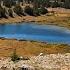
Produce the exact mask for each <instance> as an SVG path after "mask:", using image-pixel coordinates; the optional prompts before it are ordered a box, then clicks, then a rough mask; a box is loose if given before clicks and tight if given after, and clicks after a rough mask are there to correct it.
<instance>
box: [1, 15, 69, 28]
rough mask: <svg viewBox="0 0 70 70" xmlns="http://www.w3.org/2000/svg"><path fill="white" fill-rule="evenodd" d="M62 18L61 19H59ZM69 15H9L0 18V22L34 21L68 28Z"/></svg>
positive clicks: (18, 22) (19, 22)
mask: <svg viewBox="0 0 70 70" xmlns="http://www.w3.org/2000/svg"><path fill="white" fill-rule="evenodd" d="M61 18H62V19H61ZM69 19H70V17H67V16H65V17H61V16H55V15H53V16H47V15H42V16H38V17H34V16H22V17H20V16H17V17H15V18H11V17H9V18H8V19H5V18H2V19H0V24H21V23H35V24H39V25H44V24H45V25H56V26H60V27H66V28H68V29H70V21H69Z"/></svg>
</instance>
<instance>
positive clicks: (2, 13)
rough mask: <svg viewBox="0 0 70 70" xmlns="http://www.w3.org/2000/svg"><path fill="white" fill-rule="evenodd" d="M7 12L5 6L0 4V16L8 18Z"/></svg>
mask: <svg viewBox="0 0 70 70" xmlns="http://www.w3.org/2000/svg"><path fill="white" fill-rule="evenodd" d="M7 15H8V13H7V10H6V8H2V7H1V6H0V18H8V16H7Z"/></svg>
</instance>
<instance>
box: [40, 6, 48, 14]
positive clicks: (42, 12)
mask: <svg viewBox="0 0 70 70" xmlns="http://www.w3.org/2000/svg"><path fill="white" fill-rule="evenodd" d="M46 13H48V10H47V9H45V8H44V7H42V8H40V14H46Z"/></svg>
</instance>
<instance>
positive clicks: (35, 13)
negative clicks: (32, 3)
mask: <svg viewBox="0 0 70 70" xmlns="http://www.w3.org/2000/svg"><path fill="white" fill-rule="evenodd" d="M34 16H40V10H39V9H38V8H36V9H34Z"/></svg>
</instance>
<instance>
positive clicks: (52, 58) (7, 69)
mask: <svg viewBox="0 0 70 70" xmlns="http://www.w3.org/2000/svg"><path fill="white" fill-rule="evenodd" d="M0 70H70V53H65V54H46V55H44V54H43V53H40V54H39V55H38V56H31V57H30V58H29V60H20V61H18V62H15V63H14V62H13V61H11V59H10V58H0Z"/></svg>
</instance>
